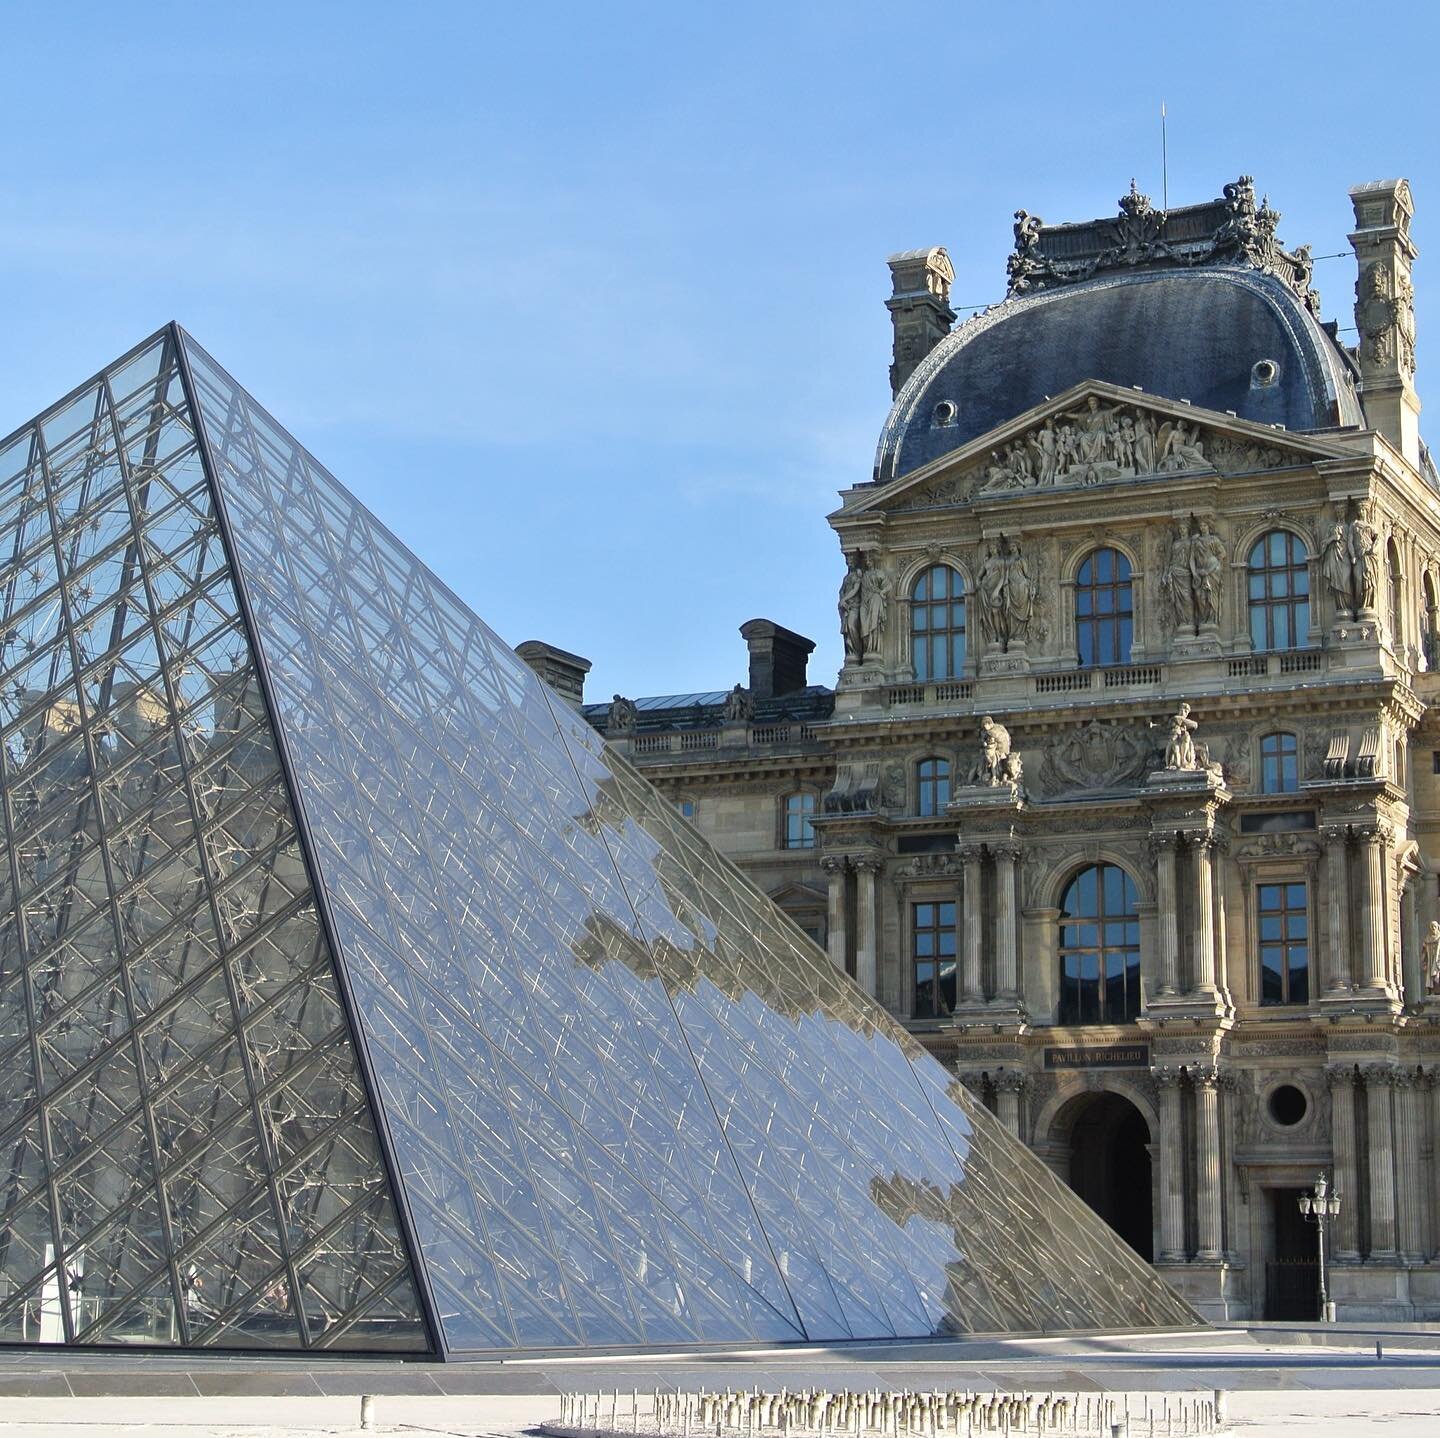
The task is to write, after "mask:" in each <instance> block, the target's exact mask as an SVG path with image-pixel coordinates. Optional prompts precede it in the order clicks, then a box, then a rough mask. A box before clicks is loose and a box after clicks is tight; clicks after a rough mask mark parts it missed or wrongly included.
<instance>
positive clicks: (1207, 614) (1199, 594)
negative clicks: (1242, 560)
mask: <svg viewBox="0 0 1440 1438" xmlns="http://www.w3.org/2000/svg"><path fill="white" fill-rule="evenodd" d="M1224 581H1225V541H1224V540H1223V539H1221V538H1220V536H1219V535H1218V534H1216V533H1215V531H1214V530H1213V529H1211V527H1210V521H1209V520H1208V519H1202V520H1201V521H1200V528H1199V530H1198V531H1197V532H1196V533H1195V534H1193V535H1191V537H1190V583H1191V588H1192V589H1193V591H1194V595H1195V622H1196V623H1197V624H1218V623H1219V622H1220V593H1221V590H1222V588H1223V586H1224Z"/></svg>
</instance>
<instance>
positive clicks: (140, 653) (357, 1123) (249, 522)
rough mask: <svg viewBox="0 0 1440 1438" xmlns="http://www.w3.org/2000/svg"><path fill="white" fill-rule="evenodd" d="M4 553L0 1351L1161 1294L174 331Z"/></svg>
mask: <svg viewBox="0 0 1440 1438" xmlns="http://www.w3.org/2000/svg"><path fill="white" fill-rule="evenodd" d="M0 587H3V591H4V609H5V615H4V624H3V627H0V800H3V805H0V807H3V823H4V840H5V855H6V858H5V863H4V866H3V868H0V890H3V898H0V1343H27V1344H28V1343H66V1344H79V1345H107V1344H141V1345H150V1346H157V1347H172V1348H173V1347H179V1348H192V1349H211V1350H217V1351H219V1350H228V1349H244V1348H257V1347H258V1348H272V1349H301V1350H326V1351H344V1350H350V1351H357V1350H358V1351H367V1352H369V1351H389V1352H395V1353H411V1354H420V1353H425V1354H431V1355H434V1356H441V1357H455V1356H464V1355H467V1354H478V1353H494V1352H505V1351H515V1350H524V1349H555V1348H572V1349H573V1348H586V1347H595V1348H601V1347H603V1348H615V1347H625V1346H654V1345H663V1346H671V1345H681V1346H690V1345H694V1346H700V1345H713V1344H733V1343H740V1342H803V1341H819V1340H826V1341H833V1340H843V1339H851V1338H865V1339H874V1338H890V1337H906V1336H930V1335H934V1334H947V1333H964V1332H1033V1331H1040V1330H1060V1329H1094V1328H1107V1329H1114V1328H1140V1327H1154V1326H1171V1327H1173V1326H1189V1325H1192V1324H1194V1323H1196V1322H1197V1321H1198V1320H1197V1319H1196V1317H1195V1315H1194V1314H1193V1313H1192V1312H1191V1310H1190V1309H1189V1308H1188V1307H1186V1305H1185V1304H1184V1303H1183V1302H1182V1301H1181V1300H1180V1299H1179V1298H1177V1297H1176V1296H1175V1295H1174V1294H1173V1293H1172V1292H1171V1290H1170V1289H1169V1288H1168V1287H1167V1286H1166V1285H1165V1284H1164V1283H1163V1282H1162V1281H1161V1280H1160V1279H1159V1277H1158V1276H1157V1275H1156V1274H1155V1273H1154V1272H1153V1271H1152V1270H1151V1269H1150V1268H1149V1267H1148V1266H1147V1265H1145V1264H1144V1263H1143V1262H1141V1261H1140V1259H1139V1258H1138V1257H1137V1256H1136V1255H1135V1254H1134V1253H1133V1252H1131V1251H1130V1250H1129V1249H1128V1248H1127V1247H1125V1245H1124V1244H1122V1243H1121V1242H1120V1240H1119V1239H1118V1238H1116V1237H1115V1235H1114V1234H1112V1233H1111V1232H1110V1230H1109V1229H1108V1228H1106V1226H1105V1225H1104V1224H1103V1223H1102V1222H1101V1221H1100V1219H1099V1218H1098V1217H1096V1216H1095V1215H1094V1214H1093V1213H1091V1212H1090V1211H1089V1210H1088V1209H1087V1208H1085V1206H1084V1205H1083V1204H1082V1203H1081V1202H1080V1200H1079V1199H1078V1198H1076V1197H1075V1195H1073V1194H1072V1193H1071V1192H1070V1191H1069V1190H1068V1189H1067V1188H1065V1186H1064V1185H1063V1184H1061V1183H1060V1182H1059V1181H1058V1180H1057V1179H1056V1178H1055V1177H1054V1176H1053V1175H1052V1174H1051V1173H1050V1172H1049V1170H1047V1169H1046V1168H1045V1167H1044V1166H1043V1165H1042V1164H1041V1163H1040V1162H1039V1161H1038V1160H1037V1159H1035V1158H1034V1156H1033V1155H1031V1154H1030V1153H1029V1152H1028V1151H1027V1150H1026V1149H1025V1148H1024V1147H1023V1145H1021V1144H1020V1143H1019V1142H1018V1141H1016V1140H1015V1139H1014V1138H1013V1137H1011V1136H1010V1135H1009V1134H1008V1133H1006V1132H1005V1131H1004V1130H1003V1129H1002V1128H1001V1127H1000V1126H999V1125H998V1124H997V1123H996V1121H995V1120H994V1119H993V1118H992V1117H991V1116H990V1115H989V1114H987V1113H985V1112H984V1111H983V1110H980V1109H978V1108H977V1107H976V1106H975V1105H974V1104H973V1102H972V1101H971V1100H970V1098H969V1097H968V1096H967V1095H966V1094H965V1092H964V1090H963V1088H962V1087H961V1085H960V1084H959V1083H958V1082H957V1081H955V1080H954V1079H953V1077H952V1076H950V1075H948V1074H947V1073H946V1072H945V1071H944V1070H943V1069H942V1068H941V1067H940V1066H939V1065H938V1064H937V1063H936V1062H935V1061H934V1060H932V1059H931V1058H929V1057H928V1056H927V1055H926V1054H925V1053H924V1051H923V1050H922V1049H920V1048H919V1046H918V1045H916V1044H915V1043H914V1042H913V1040H911V1039H910V1038H909V1036H908V1035H907V1034H906V1033H905V1032H904V1030H903V1029H902V1028H901V1027H900V1026H899V1025H898V1024H896V1023H895V1022H894V1021H893V1020H892V1019H891V1018H890V1016H889V1015H888V1014H886V1013H885V1012H884V1010H883V1009H881V1008H880V1007H879V1006H878V1005H877V1004H876V1003H874V1002H873V1001H872V1000H871V999H869V998H868V997H867V996H865V995H864V994H863V993H862V992H861V991H860V990H859V989H858V988H856V986H855V985H854V984H853V983H851V982H850V981H849V980H848V979H847V978H846V977H845V976H844V975H842V974H839V973H837V972H836V971H835V970H834V968H833V967H832V966H831V965H830V964H829V962H828V960H827V959H826V957H825V956H824V955H823V954H822V953H821V952H820V951H819V950H818V949H817V948H815V947H814V945H813V944H812V943H811V942H810V941H809V940H808V939H807V938H806V937H805V936H804V935H803V934H802V933H801V932H800V931H799V929H798V928H796V927H795V926H794V925H793V924H792V923H791V922H790V921H789V920H788V919H786V918H785V917H784V916H783V915H782V914H781V913H780V912H779V911H778V910H777V909H775V908H774V906H773V905H772V904H770V902H769V901H768V900H767V899H765V898H764V897H763V896H762V895H761V894H759V892H758V891H757V890H755V889H754V888H753V887H752V886H751V885H750V884H749V882H748V881H747V880H746V879H745V878H744V877H743V876H741V875H740V874H739V872H738V871H737V870H735V869H734V868H733V867H732V866H731V865H729V864H728V863H727V862H726V861H724V860H723V859H721V858H720V857H719V856H718V855H716V854H715V853H714V851H713V850H711V849H710V848H709V846H708V845H706V844H705V843H704V841H703V840H702V839H700V837H699V836H698V835H697V834H696V832H695V831H694V830H693V829H692V828H691V827H690V826H689V825H688V824H686V823H685V821H684V820H682V819H681V818H680V817H679V816H678V815H676V814H675V813H674V812H673V810H672V809H671V808H670V806H668V805H667V804H666V803H665V802H664V801H663V800H662V799H661V798H660V797H659V796H658V795H657V794H656V793H655V791H654V790H652V789H651V788H650V787H649V785H648V784H646V783H645V781H644V780H642V779H641V778H640V777H639V776H638V775H637V774H636V773H635V772H634V771H633V770H631V769H630V768H629V767H628V766H627V765H626V764H625V763H624V762H623V761H622V760H620V759H619V758H617V757H616V756H614V755H612V754H610V753H609V752H608V751H607V750H606V749H605V747H604V745H603V743H602V742H601V741H600V739H599V738H598V737H597V736H596V735H595V734H594V732H593V731H592V730H591V729H590V728H589V727H588V726H587V725H586V724H585V723H584V722H583V720H581V719H580V718H579V716H578V715H576V714H575V713H574V712H573V711H572V710H571V709H570V708H569V707H568V706H567V705H565V704H564V703H563V702H562V701H560V700H559V699H558V698H555V697H554V696H550V695H548V694H547V692H546V690H545V688H544V686H543V685H542V684H541V683H540V682H539V680H537V679H536V678H535V677H534V676H533V675H532V674H531V673H530V671H529V670H528V669H527V668H526V667H525V665H524V664H523V663H522V662H521V661H520V660H519V659H518V658H517V657H516V656H515V655H514V654H513V653H512V652H511V651H510V650H509V649H508V648H507V647H506V646H505V645H504V644H503V643H501V641H500V640H498V639H497V638H496V637H495V636H494V635H493V634H492V633H491V632H490V631H489V630H488V629H486V628H485V626H484V625H483V624H482V623H481V622H480V621H479V620H478V619H477V618H476V617H475V616H474V615H473V614H472V613H471V612H470V611H469V610H468V609H467V608H466V606H465V605H464V604H463V602H462V601H460V600H459V599H458V598H456V596H455V595H454V594H453V593H451V591H450V590H448V589H447V588H446V587H445V586H444V585H443V584H442V583H441V582H440V581H439V580H438V579H437V578H436V577H435V576H434V575H433V574H431V573H430V572H429V571H428V570H427V569H426V568H425V567H424V565H422V564H421V563H420V562H419V561H418V560H417V559H416V558H415V557H414V556H413V555H412V554H411V553H410V552H409V551H408V550H407V549H405V547H404V546H403V545H402V544H401V543H400V542H399V541H398V540H396V539H395V537H394V536H393V535H392V534H390V533H389V531H388V530H386V529H385V528H384V527H383V526H381V525H380V524H379V522H378V521H377V520H376V519H375V518H374V517H373V516H372V515H370V514H369V513H368V512H367V511H366V510H365V509H364V508H363V507H362V506H361V505H360V504H359V503H358V502H357V501H356V500H354V498H353V497H352V496H350V495H349V494H348V493H347V492H346V491H345V490H344V489H343V488H342V487H341V486H340V485H339V484H338V483H337V482H336V481H335V480H334V479H333V478H332V477H331V476H330V475H329V474H328V473H327V472H326V471H325V470H324V469H323V467H322V466H321V465H320V464H319V463H318V462H317V461H316V460H315V459H314V458H313V457H312V456H311V455H309V454H308V452H307V451H305V450H304V449H303V447H302V446H300V445H299V444H298V443H297V442H296V441H295V440H294V439H292V438H291V437H290V436H289V435H288V434H287V433H286V432H285V431H284V430H283V429H282V428H281V427H280V426H279V425H278V424H277V423H276V422H275V421H274V420H273V419H271V418H270V416H269V415H268V414H266V412H265V411H264V410H263V409H261V408H260V406H259V405H258V404H256V403H255V401H254V400H253V399H251V398H250V396H249V395H248V394H246V393H245V391H244V390H243V389H241V388H240V386H238V385H237V384H236V383H235V382H234V381H233V380H231V379H230V377H229V376H228V375H226V374H225V372H224V371H223V370H222V369H220V367H219V366H218V365H217V364H216V363H215V362H214V361H213V360H212V359H211V358H210V357H209V356H208V355H207V354H206V353H205V352H204V351H203V350H202V349H201V348H200V347H199V346H198V345H196V344H195V342H194V341H193V340H192V339H190V338H189V336H188V335H186V334H185V333H184V332H183V331H182V330H181V329H179V327H178V326H174V325H171V326H167V327H165V328H164V329H163V330H161V331H160V332H158V333H157V334H156V335H154V336H152V337H151V338H150V339H149V340H147V341H145V342H144V343H143V344H141V345H139V346H137V347H136V349H134V350H132V351H131V352H130V353H129V354H127V355H126V356H124V357H123V358H122V359H120V360H118V361H116V363H115V364H113V365H111V366H109V367H108V368H107V369H106V370H105V371H103V372H102V373H101V374H100V375H99V376H97V377H96V378H95V379H94V380H92V381H90V382H88V383H87V384H86V385H82V386H80V387H79V388H78V389H77V390H75V391H73V392H72V394H71V395H69V396H67V397H66V398H65V399H64V400H62V401H60V402H59V403H58V404H57V405H55V406H53V407H52V408H51V409H50V410H48V411H46V413H45V414H44V415H42V416H40V417H39V418H38V419H37V420H36V421H34V422H33V423H32V424H30V425H27V426H25V427H23V428H22V429H21V430H20V431H17V432H16V434H14V435H12V436H10V437H9V438H8V439H6V440H4V441H0Z"/></svg>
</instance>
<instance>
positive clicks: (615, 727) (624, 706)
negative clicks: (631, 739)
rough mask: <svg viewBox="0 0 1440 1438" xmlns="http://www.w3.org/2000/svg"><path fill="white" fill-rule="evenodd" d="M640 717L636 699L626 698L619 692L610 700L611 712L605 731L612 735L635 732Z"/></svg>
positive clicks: (606, 721)
mask: <svg viewBox="0 0 1440 1438" xmlns="http://www.w3.org/2000/svg"><path fill="white" fill-rule="evenodd" d="M638 718H639V715H638V713H637V712H636V709H635V702H634V700H632V699H626V698H625V697H624V696H623V695H621V694H617V695H615V697H614V698H613V699H612V700H611V701H610V713H609V715H608V716H607V718H606V720H605V733H606V734H607V735H612V736H613V735H615V734H633V733H634V732H635V723H636V720H637V719H638Z"/></svg>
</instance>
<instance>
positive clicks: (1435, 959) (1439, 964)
mask: <svg viewBox="0 0 1440 1438" xmlns="http://www.w3.org/2000/svg"><path fill="white" fill-rule="evenodd" d="M1420 952H1421V962H1422V964H1423V965H1424V968H1425V988H1426V991H1427V992H1428V993H1432V994H1440V923H1436V922H1435V920H1434V919H1431V920H1430V927H1429V928H1428V929H1427V930H1426V931H1425V943H1424V946H1423V948H1422V949H1421V951H1420Z"/></svg>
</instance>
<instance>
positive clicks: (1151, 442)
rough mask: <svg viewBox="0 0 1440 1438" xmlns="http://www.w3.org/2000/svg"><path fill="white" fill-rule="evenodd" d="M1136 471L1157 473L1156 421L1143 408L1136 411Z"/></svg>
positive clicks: (1139, 472) (1137, 472)
mask: <svg viewBox="0 0 1440 1438" xmlns="http://www.w3.org/2000/svg"><path fill="white" fill-rule="evenodd" d="M1135 472H1136V474H1154V473H1155V422H1154V421H1153V420H1152V419H1151V418H1150V416H1149V415H1148V414H1146V413H1145V411H1144V410H1143V409H1140V410H1136V411H1135Z"/></svg>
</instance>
